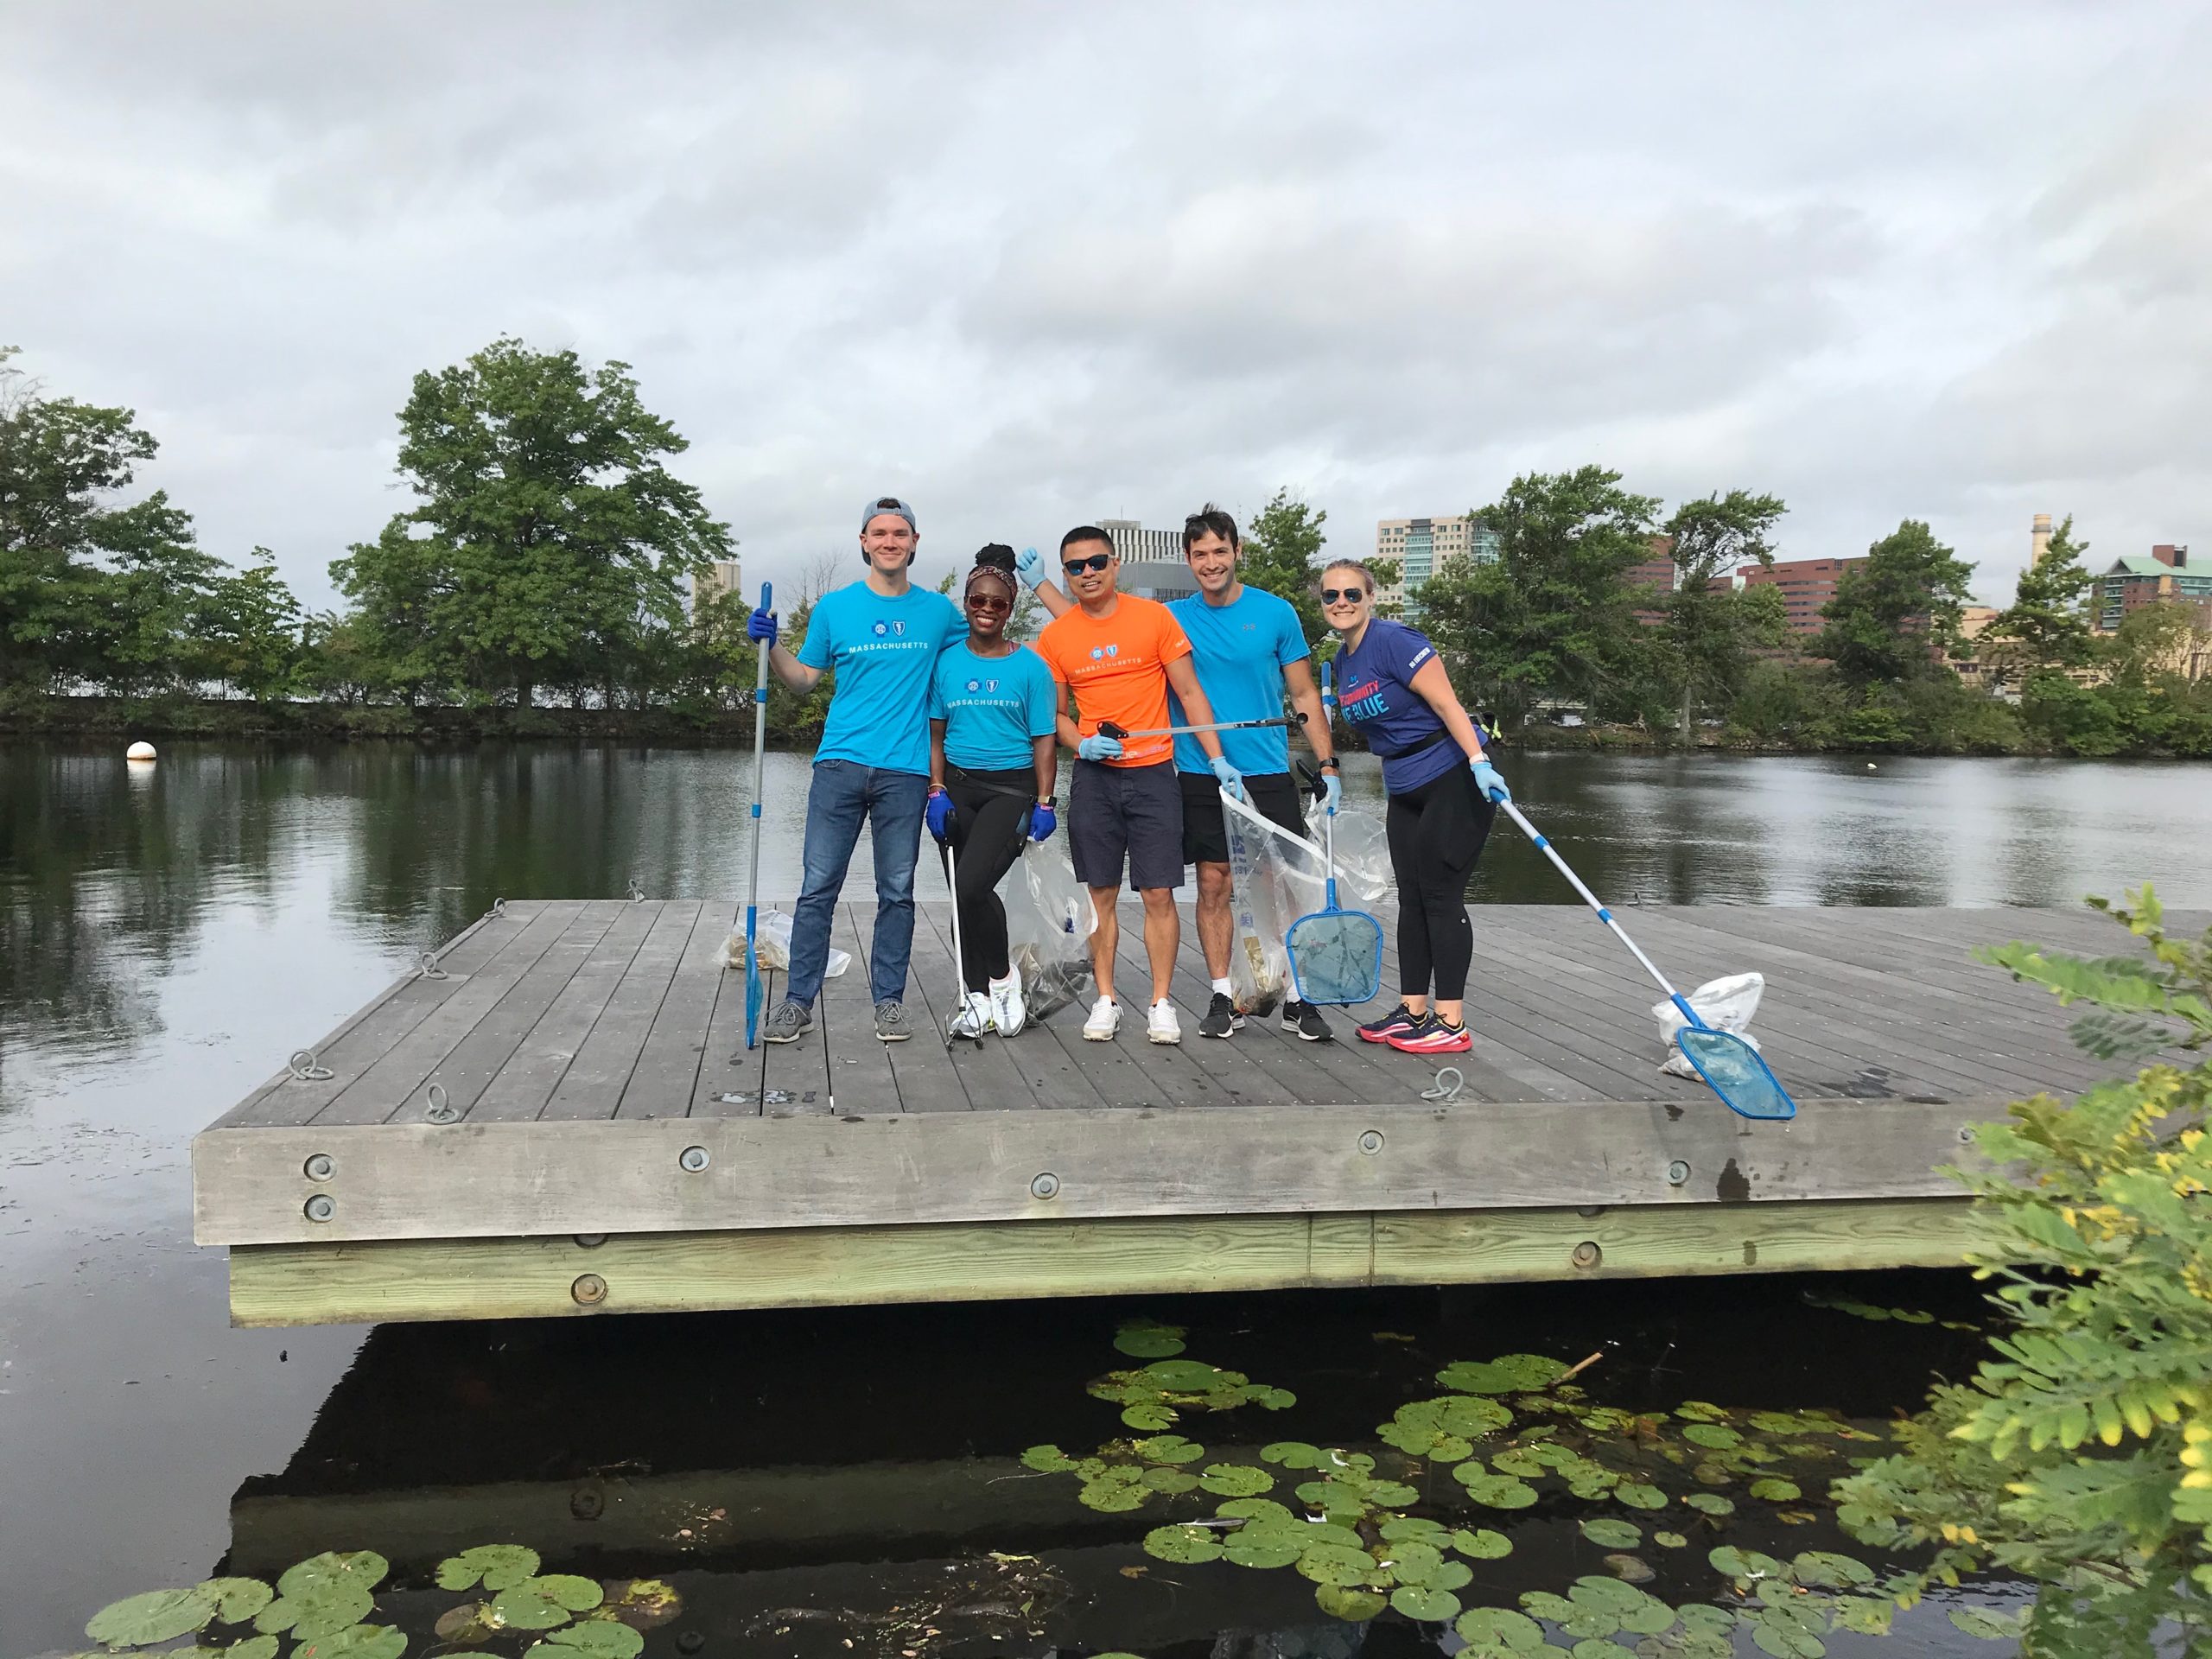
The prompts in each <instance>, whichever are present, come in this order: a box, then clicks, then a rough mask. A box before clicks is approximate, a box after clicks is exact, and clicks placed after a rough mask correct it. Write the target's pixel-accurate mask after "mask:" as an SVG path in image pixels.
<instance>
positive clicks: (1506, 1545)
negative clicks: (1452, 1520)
mask: <svg viewBox="0 0 2212 1659" xmlns="http://www.w3.org/2000/svg"><path fill="white" fill-rule="evenodd" d="M1452 1548H1454V1549H1456V1550H1458V1551H1459V1553H1460V1554H1462V1555H1465V1556H1467V1557H1469V1558H1470V1559H1471V1560H1478V1561H1495V1560H1502V1559H1503V1557H1505V1556H1508V1555H1510V1554H1512V1553H1513V1541H1512V1540H1511V1539H1510V1538H1508V1537H1507V1536H1506V1535H1504V1534H1503V1533H1502V1532H1492V1531H1491V1529H1489V1528H1488V1527H1461V1528H1460V1529H1459V1530H1458V1531H1456V1532H1454V1533H1453V1534H1452Z"/></svg>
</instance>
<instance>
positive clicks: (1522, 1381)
mask: <svg viewBox="0 0 2212 1659" xmlns="http://www.w3.org/2000/svg"><path fill="white" fill-rule="evenodd" d="M1565 1370H1567V1366H1566V1365H1565V1364H1564V1363H1561V1362H1560V1361H1559V1360H1556V1359H1547V1358H1545V1357H1543V1356H1542V1355H1541V1354H1506V1355H1503V1356H1501V1357H1498V1358H1497V1359H1493V1360H1491V1361H1489V1362H1487V1363H1480V1362H1477V1361H1473V1360H1465V1359H1463V1360H1460V1361H1458V1362H1457V1363H1453V1364H1450V1365H1446V1367H1445V1368H1444V1369H1443V1370H1440V1371H1439V1372H1438V1373H1437V1374H1436V1380H1437V1382H1438V1383H1440V1384H1441V1385H1442V1386H1444V1387H1445V1388H1447V1389H1453V1390H1455V1391H1457V1392H1458V1393H1460V1394H1518V1393H1520V1392H1522V1390H1524V1389H1541V1388H1543V1387H1545V1386H1546V1385H1547V1384H1548V1383H1552V1382H1553V1381H1554V1380H1555V1379H1556V1378H1557V1377H1558V1376H1560V1374H1561V1373H1562V1372H1564V1371H1565Z"/></svg>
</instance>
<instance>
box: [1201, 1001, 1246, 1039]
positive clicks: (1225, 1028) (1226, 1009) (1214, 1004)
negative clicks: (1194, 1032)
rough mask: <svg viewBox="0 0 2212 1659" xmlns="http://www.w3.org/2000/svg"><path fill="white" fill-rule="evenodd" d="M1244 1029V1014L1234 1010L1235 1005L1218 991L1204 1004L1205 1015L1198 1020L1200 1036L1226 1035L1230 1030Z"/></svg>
mask: <svg viewBox="0 0 2212 1659" xmlns="http://www.w3.org/2000/svg"><path fill="white" fill-rule="evenodd" d="M1243 1029H1244V1016H1243V1014H1239V1013H1237V1012H1236V1004H1235V1003H1234V1002H1231V1001H1230V1000H1229V999H1228V998H1227V997H1225V996H1224V995H1222V994H1221V993H1220V992H1219V991H1216V992H1215V993H1214V994H1213V1001H1211V1002H1209V1003H1207V1004H1206V1017H1205V1019H1203V1020H1199V1021H1198V1035H1199V1036H1201V1037H1226V1036H1228V1035H1229V1033H1230V1032H1232V1031H1242V1030H1243Z"/></svg>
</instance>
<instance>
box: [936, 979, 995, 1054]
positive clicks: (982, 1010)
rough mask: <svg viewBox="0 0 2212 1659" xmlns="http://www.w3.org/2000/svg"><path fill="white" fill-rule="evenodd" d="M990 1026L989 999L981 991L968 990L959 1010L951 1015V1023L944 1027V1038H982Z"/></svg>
mask: <svg viewBox="0 0 2212 1659" xmlns="http://www.w3.org/2000/svg"><path fill="white" fill-rule="evenodd" d="M990 1028H991V1000H990V998H988V997H987V996H985V995H983V994H982V992H981V991H970V992H969V993H968V994H967V995H966V996H964V997H963V998H962V999H961V1002H960V1012H959V1013H957V1014H954V1015H953V1016H952V1023H951V1024H950V1025H949V1026H947V1027H945V1028H944V1035H945V1040H946V1041H948V1042H950V1041H951V1040H952V1039H954V1038H956V1037H967V1038H971V1039H974V1040H975V1041H976V1042H979V1043H980V1042H982V1040H983V1033H985V1032H987V1031H988V1030H989V1029H990Z"/></svg>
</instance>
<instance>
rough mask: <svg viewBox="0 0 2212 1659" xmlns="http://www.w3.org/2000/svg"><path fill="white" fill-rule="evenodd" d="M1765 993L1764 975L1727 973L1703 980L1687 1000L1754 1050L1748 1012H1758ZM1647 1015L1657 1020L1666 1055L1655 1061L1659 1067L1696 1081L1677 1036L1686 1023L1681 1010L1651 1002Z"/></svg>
mask: <svg viewBox="0 0 2212 1659" xmlns="http://www.w3.org/2000/svg"><path fill="white" fill-rule="evenodd" d="M1765 993H1766V976H1765V975H1764V974H1731V975H1729V976H1727V977H1726V979H1709V980H1707V981H1706V982H1705V983H1704V984H1702V985H1700V986H1699V987H1698V988H1696V989H1695V990H1694V991H1692V992H1691V993H1690V994H1689V996H1688V1002H1689V1005H1690V1007H1694V1008H1695V1009H1696V1010H1697V1017H1698V1018H1699V1019H1700V1020H1704V1021H1705V1023H1706V1024H1707V1025H1708V1026H1710V1027H1713V1030H1715V1031H1726V1032H1732V1033H1735V1034H1736V1035H1737V1036H1738V1037H1740V1038H1742V1039H1744V1041H1745V1042H1746V1043H1747V1044H1749V1045H1750V1046H1751V1048H1752V1049H1753V1050H1754V1051H1757V1049H1758V1046H1759V1039H1758V1038H1756V1037H1754V1036H1752V1035H1751V1016H1752V1015H1753V1014H1757V1013H1758V1010H1759V998H1760V997H1761V996H1763V995H1765ZM1651 1017H1652V1018H1653V1019H1655V1020H1657V1021H1658V1022H1659V1040H1660V1041H1661V1042H1662V1043H1664V1044H1665V1045H1666V1046H1667V1058H1665V1059H1663V1060H1662V1061H1661V1062H1660V1063H1659V1069H1660V1070H1661V1071H1664V1072H1665V1073H1666V1074H1667V1075H1668V1076H1669V1077H1688V1079H1689V1080H1690V1081H1691V1082H1692V1083H1695V1082H1697V1081H1698V1070H1697V1067H1695V1066H1694V1065H1691V1064H1690V1061H1689V1056H1688V1055H1687V1054H1685V1053H1683V1052H1682V1050H1681V1042H1680V1040H1679V1039H1680V1036H1681V1030H1682V1027H1685V1026H1687V1025H1688V1024H1689V1021H1688V1020H1685V1019H1683V1018H1682V1011H1681V1009H1680V1008H1678V1007H1675V1005H1674V1004H1673V1003H1672V1002H1654V1003H1653V1004H1652V1005H1651Z"/></svg>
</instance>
